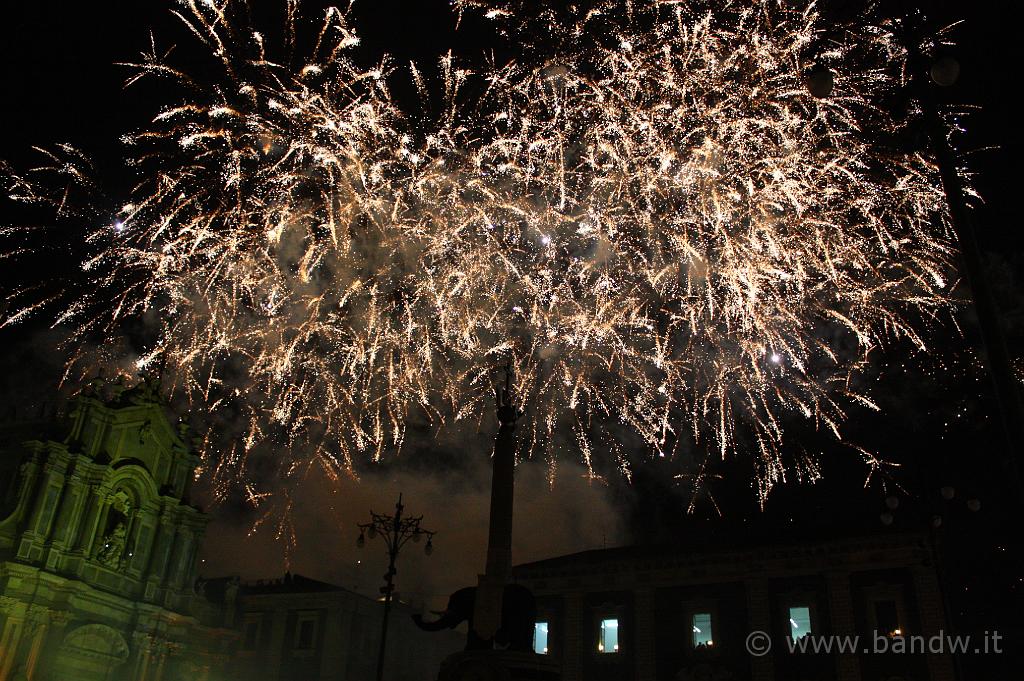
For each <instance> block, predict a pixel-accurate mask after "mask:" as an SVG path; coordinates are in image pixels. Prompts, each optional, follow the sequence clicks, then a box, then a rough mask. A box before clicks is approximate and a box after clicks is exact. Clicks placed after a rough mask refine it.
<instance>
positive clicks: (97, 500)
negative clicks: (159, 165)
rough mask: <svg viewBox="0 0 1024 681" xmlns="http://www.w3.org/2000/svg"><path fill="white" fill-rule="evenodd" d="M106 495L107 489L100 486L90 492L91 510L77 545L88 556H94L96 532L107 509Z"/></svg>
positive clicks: (88, 512)
mask: <svg viewBox="0 0 1024 681" xmlns="http://www.w3.org/2000/svg"><path fill="white" fill-rule="evenodd" d="M106 496H107V494H106V491H105V490H103V489H102V488H99V487H94V488H92V489H91V490H90V493H89V502H88V504H89V506H88V508H89V510H88V511H87V514H86V516H85V522H84V523H83V525H82V535H81V536H82V538H81V541H80V542H79V544H78V547H77V550H78V551H79V552H80V553H81V554H82V555H84V556H85V557H86V558H90V557H92V547H93V544H95V543H96V532H97V528H98V526H99V523H100V516H102V515H103V511H104V510H105V509H104V506H106Z"/></svg>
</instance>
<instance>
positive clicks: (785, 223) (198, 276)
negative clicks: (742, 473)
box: [7, 0, 953, 500]
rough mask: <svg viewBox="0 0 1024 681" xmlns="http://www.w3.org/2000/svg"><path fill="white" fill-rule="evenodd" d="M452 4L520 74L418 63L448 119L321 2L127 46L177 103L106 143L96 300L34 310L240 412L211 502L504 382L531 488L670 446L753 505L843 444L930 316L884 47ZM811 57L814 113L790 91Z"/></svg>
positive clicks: (731, 4)
mask: <svg viewBox="0 0 1024 681" xmlns="http://www.w3.org/2000/svg"><path fill="white" fill-rule="evenodd" d="M478 4H481V3H475V2H470V1H468V0H457V1H456V3H455V6H456V9H457V11H458V12H460V13H462V12H467V11H476V10H478V9H480V10H481V14H482V15H483V16H486V17H487V18H490V19H493V20H494V21H495V22H496V25H498V26H500V27H501V28H502V30H505V31H509V32H513V33H515V34H516V35H517V39H518V40H520V41H521V42H522V43H523V44H530V48H529V49H528V50H527V53H528V55H529V56H528V57H525V58H524V59H522V60H519V61H516V62H513V63H510V64H506V65H496V66H493V67H491V68H488V69H486V70H484V71H482V72H471V71H470V70H468V69H466V68H462V67H460V65H459V63H458V60H456V59H455V58H453V57H451V56H449V57H446V58H445V59H444V60H443V61H442V63H441V73H442V76H443V79H444V93H445V98H444V101H445V102H446V106H445V107H443V110H442V113H441V115H439V116H438V117H437V118H436V120H433V121H431V122H430V123H422V122H421V123H417V124H413V123H412V122H411V121H410V119H409V118H407V117H406V116H404V115H403V114H402V112H401V111H400V110H399V109H398V107H397V106H396V105H395V104H394V102H393V101H392V99H391V97H390V95H389V91H388V87H387V82H388V80H389V78H391V77H392V76H393V75H394V71H395V66H394V65H393V64H392V62H391V61H390V60H389V59H384V60H382V61H381V62H380V63H378V64H375V65H373V66H372V67H369V68H364V67H361V66H358V65H356V63H355V62H354V61H353V59H352V58H351V57H350V53H351V48H353V47H354V46H356V45H358V43H359V40H358V37H357V35H356V33H355V31H354V29H353V28H352V27H351V26H350V23H349V16H348V14H347V13H346V12H344V11H340V10H336V9H332V10H330V11H329V12H328V13H327V15H326V18H325V21H324V25H323V29H322V31H321V32H320V34H319V38H318V40H317V42H316V44H315V46H314V48H313V50H312V51H311V52H310V53H309V55H308V56H307V57H305V58H304V59H298V58H296V57H295V56H294V54H292V55H289V56H287V58H282V59H280V60H279V61H275V60H274V59H272V58H271V57H270V56H269V55H268V54H267V51H266V49H265V47H264V43H265V40H264V38H263V37H262V36H261V35H259V34H258V33H254V32H252V31H251V30H248V29H247V28H246V27H245V25H244V23H242V24H240V23H238V22H237V21H236V19H237V17H238V16H239V15H242V14H244V13H243V12H240V11H239V6H240V5H241V2H240V1H239V0H221V1H220V2H199V1H198V0H185V1H182V2H181V3H180V5H181V9H180V12H179V16H180V17H181V19H182V20H183V21H184V22H185V23H186V25H187V26H188V27H189V28H190V29H191V31H192V33H193V34H194V35H195V36H196V37H197V39H198V40H199V41H201V43H202V44H203V45H205V46H206V47H207V48H208V49H209V51H210V53H211V54H212V55H214V56H215V57H216V60H217V62H218V63H219V65H220V73H219V74H218V75H217V76H216V77H215V76H213V75H210V74H206V73H204V74H193V75H189V74H185V73H183V72H181V71H179V70H178V69H176V68H174V67H173V66H172V65H171V64H170V63H168V61H167V60H166V59H165V58H162V57H160V56H159V55H158V53H157V50H156V48H155V47H154V48H153V50H152V52H151V53H150V54H148V55H146V57H145V58H144V59H143V61H142V63H141V64H138V65H137V72H136V75H135V76H134V77H133V80H134V79H137V78H139V77H147V76H149V77H160V78H170V79H172V80H174V81H175V82H176V83H178V84H179V85H181V86H182V87H184V88H185V89H187V90H188V91H189V92H190V93H192V96H191V97H190V98H189V99H188V100H186V101H182V102H179V103H176V104H174V105H169V106H168V107H167V108H165V109H164V110H163V111H162V112H161V113H160V114H159V115H158V116H157V117H156V118H155V120H154V121H153V123H152V125H150V126H149V127H148V128H147V129H146V130H145V131H143V132H142V133H139V134H135V135H132V136H131V137H130V138H129V142H130V148H131V149H133V150H134V151H133V154H134V160H135V163H136V165H137V167H138V168H139V171H140V176H141V177H142V178H143V182H142V183H141V184H140V186H139V188H138V190H137V191H136V192H135V193H134V194H133V195H132V196H131V198H130V201H129V203H128V204H127V205H126V206H125V207H124V210H123V211H122V213H121V214H120V215H119V216H118V217H117V221H116V222H115V223H114V224H113V225H112V226H106V227H104V228H102V229H100V230H98V231H96V232H95V233H93V234H92V235H91V236H90V237H89V238H90V241H91V242H92V243H95V244H99V245H100V248H99V253H98V255H96V256H95V257H93V258H91V259H90V260H89V261H88V262H87V263H85V266H86V268H87V269H89V270H90V271H92V272H95V280H96V283H97V284H98V286H99V287H100V288H101V289H102V290H104V291H105V292H106V295H105V297H101V298H102V299H103V300H104V301H106V300H112V301H114V302H113V304H111V305H104V308H103V309H104V318H103V320H102V321H101V322H96V321H95V319H93V318H92V317H91V316H88V315H87V314H86V312H87V306H79V307H77V308H75V309H73V310H71V311H70V312H69V313H67V314H64V315H62V316H61V317H60V321H61V322H62V323H76V322H77V323H79V324H80V325H81V327H82V337H83V338H84V337H86V336H87V335H89V334H94V333H95V332H96V331H97V329H101V330H104V333H107V334H111V335H113V334H116V333H117V329H118V328H119V327H120V326H121V325H122V324H123V323H124V322H126V321H128V320H133V319H139V318H142V317H145V318H149V319H153V318H156V319H159V320H160V321H159V325H160V329H159V334H158V340H157V342H156V343H155V344H154V345H153V347H152V348H151V349H150V351H149V352H148V353H147V354H146V356H145V357H143V358H142V359H141V360H140V362H139V365H140V366H145V365H146V364H148V363H150V362H153V361H157V360H159V361H161V362H163V363H164V364H165V365H166V370H167V372H168V374H169V375H171V376H173V377H174V382H175V386H176V389H177V390H180V391H182V392H184V393H185V394H188V395H190V396H192V397H193V398H199V399H202V400H203V402H204V403H205V404H206V405H207V406H208V408H210V409H213V410H215V411H216V410H218V409H220V410H222V411H223V413H225V414H228V415H233V414H239V416H238V418H241V419H243V420H244V422H245V423H246V424H247V425H246V426H245V428H244V430H243V433H242V434H241V436H240V437H239V438H238V442H235V443H233V444H232V445H231V446H230V448H229V453H228V454H223V453H222V454H218V455H216V456H214V455H212V454H211V459H213V463H212V465H211V466H209V467H208V468H209V469H210V470H212V471H213V473H212V474H213V476H214V478H215V479H216V480H219V481H221V483H222V484H223V485H224V487H223V490H224V491H226V490H227V489H228V486H229V485H235V484H237V481H238V480H239V479H240V478H241V479H243V480H244V479H245V478H246V462H247V454H248V452H250V451H252V450H253V449H254V448H256V447H258V446H260V445H261V444H264V443H266V442H267V441H268V440H273V441H276V442H278V444H279V445H282V446H281V447H280V449H281V451H284V452H287V453H286V454H282V470H283V472H284V473H285V474H286V475H295V474H297V473H302V472H305V471H308V470H310V469H312V468H315V467H319V468H322V469H323V470H324V471H326V472H327V473H328V475H332V476H333V475H337V474H339V473H340V472H344V471H349V472H351V471H352V468H353V465H354V462H355V461H356V459H357V458H358V457H360V456H366V455H368V456H370V457H371V458H373V459H379V458H380V457H382V456H384V455H385V454H386V453H389V452H394V451H397V450H399V449H400V448H401V446H402V443H403V441H404V439H405V434H406V429H407V426H408V424H409V422H410V420H411V419H422V418H423V415H426V416H427V417H428V418H429V419H430V420H431V421H432V422H433V423H435V425H438V426H443V425H445V424H450V423H451V422H454V421H458V420H479V419H481V418H482V416H483V415H485V414H487V413H489V410H490V406H489V402H488V401H489V396H490V394H491V386H492V375H491V372H492V370H493V368H494V367H496V366H504V365H505V363H506V362H510V363H511V364H512V365H513V366H514V369H515V377H516V378H515V380H516V389H517V391H518V393H519V394H520V395H522V396H523V397H524V400H525V402H526V403H527V405H528V408H529V414H530V418H529V419H528V421H529V423H530V426H529V427H530V429H531V431H532V432H530V434H529V437H528V438H527V439H528V440H529V442H530V443H531V444H532V449H531V453H533V454H537V455H538V456H543V457H544V458H546V459H547V460H548V461H549V462H550V463H551V465H552V467H554V464H555V461H556V460H557V458H558V456H557V455H558V454H559V450H571V451H566V452H564V453H565V454H568V455H570V456H573V455H574V456H576V457H577V458H579V459H581V460H582V461H583V462H584V463H585V464H586V465H587V466H588V469H590V471H591V473H592V474H593V465H592V457H593V456H594V453H593V452H594V450H595V449H602V450H605V449H607V450H609V451H611V452H614V457H613V458H615V459H616V461H617V462H618V463H619V465H620V466H621V468H622V469H623V471H624V472H626V473H627V474H628V456H627V454H626V453H625V452H626V450H627V449H628V448H629V445H627V444H624V443H625V442H628V441H629V440H630V439H631V438H632V439H636V438H639V440H640V441H642V443H643V444H644V445H645V446H646V447H647V449H648V450H649V451H651V452H653V453H656V454H660V455H672V454H674V453H675V448H676V445H677V443H679V442H680V441H681V438H682V436H683V433H684V431H689V434H690V435H689V436H688V437H692V439H693V440H695V441H697V442H699V443H706V449H707V451H711V452H713V453H714V456H715V457H723V458H724V457H728V456H731V455H733V454H736V453H741V452H747V453H749V454H752V455H753V457H754V460H755V465H756V469H757V471H758V481H759V494H760V495H761V497H762V499H763V498H764V496H765V495H766V494H767V493H768V491H769V490H770V488H771V486H772V485H773V484H774V483H776V482H777V481H779V480H781V479H783V478H784V476H785V474H786V471H787V470H792V469H793V467H796V468H797V469H798V470H800V471H801V472H802V473H810V474H812V475H814V474H816V467H815V464H814V462H813V461H810V460H804V459H803V458H799V457H788V458H787V456H786V454H785V447H784V444H785V432H784V429H783V423H784V421H785V420H786V419H789V418H792V417H793V416H794V415H795V416H796V417H798V418H802V419H806V420H808V421H810V422H812V423H813V424H814V425H815V426H816V427H820V428H823V429H826V430H830V431H832V432H833V433H834V435H835V437H836V438H839V437H840V427H841V425H842V423H843V422H844V419H845V418H846V416H845V410H846V409H847V408H848V407H849V406H850V405H863V406H867V407H870V408H875V405H874V403H873V402H872V401H871V398H870V397H869V396H868V395H866V394H864V393H863V392H862V391H860V390H858V389H855V388H853V387H852V386H853V385H854V384H855V381H854V380H853V379H854V378H855V377H856V376H857V375H858V373H859V372H860V371H861V370H862V369H863V367H864V365H865V363H866V362H867V357H868V355H869V353H870V352H871V351H872V350H874V349H876V348H878V347H879V346H880V345H882V344H883V343H884V342H885V341H887V340H891V339H898V338H905V339H910V340H911V341H913V342H914V343H915V344H917V345H918V346H919V347H921V348H924V346H925V341H924V331H925V327H926V325H927V324H929V323H931V321H932V320H934V319H936V317H937V316H938V315H939V314H940V313H941V312H942V311H943V310H944V309H945V308H946V307H948V304H949V301H948V297H947V295H946V292H947V290H948V284H947V280H948V279H949V277H950V275H951V270H952V268H951V260H952V254H953V247H952V242H951V236H950V232H949V229H948V226H947V215H946V208H945V205H944V202H943V196H942V193H941V189H940V187H941V184H940V182H939V179H938V174H937V171H936V168H935V167H934V164H933V162H932V160H931V159H930V158H928V157H926V156H924V155H922V154H920V153H902V154H895V153H891V152H888V151H886V150H885V149H883V148H882V147H881V146H879V145H878V144H876V143H875V141H874V140H875V139H876V138H877V137H878V136H879V135H880V134H885V135H891V134H896V133H898V132H899V130H900V127H901V125H902V122H901V121H898V120H894V119H893V118H891V117H890V116H889V115H888V114H887V113H886V112H885V111H884V110H882V109H881V108H878V107H876V106H875V105H874V104H873V102H875V101H876V100H877V99H878V96H879V95H880V94H881V93H884V92H886V91H888V90H890V89H892V88H894V87H896V86H897V85H898V82H899V79H900V78H901V73H902V66H903V63H904V61H905V58H906V55H905V53H904V50H903V48H901V47H900V46H899V44H898V42H897V41H896V40H895V39H894V38H893V36H892V34H891V33H889V32H888V31H887V30H886V29H884V28H882V27H879V26H867V27H864V28H863V30H860V31H859V32H857V33H856V34H853V33H850V34H848V35H847V36H846V37H845V38H844V39H842V40H840V39H837V38H835V37H834V36H833V37H831V38H829V40H827V41H826V40H824V39H823V38H822V35H821V25H820V24H821V21H820V18H819V15H818V14H817V11H816V9H815V7H814V6H813V5H812V4H811V5H805V6H803V7H797V5H799V4H800V3H796V5H794V3H791V2H785V3H783V2H778V1H777V0H748V1H746V2H740V1H739V0H726V1H725V2H715V3H704V2H700V1H699V0H693V1H692V2H684V1H682V0H679V1H673V2H668V1H665V0H662V1H655V0H648V1H640V0H633V1H632V2H628V1H626V2H623V1H620V0H607V1H606V2H598V3H596V4H592V5H591V6H589V8H588V9H587V10H586V11H583V10H579V11H578V12H575V13H574V12H572V11H570V12H568V13H567V14H566V15H565V16H558V15H556V14H554V13H551V12H548V13H542V14H540V15H538V16H527V15H525V14H524V13H523V11H522V10H521V8H520V7H519V6H518V5H517V4H516V3H487V7H486V8H482V9H481V8H479V7H477V5H478ZM289 8H290V10H289V12H288V21H289V27H288V28H287V29H286V31H285V35H286V36H290V37H289V39H288V40H287V43H288V44H289V45H294V43H295V39H294V36H295V30H294V28H293V24H294V22H295V21H297V20H298V19H297V18H298V14H297V12H296V10H295V7H294V3H290V4H289ZM531 41H532V43H531ZM540 55H543V56H540ZM286 65H292V66H286ZM812 67H815V68H819V69H820V68H828V69H829V71H830V73H831V74H832V75H833V78H834V88H833V92H832V94H831V96H829V97H826V98H821V99H819V98H815V97H814V96H812V95H811V94H810V92H809V91H808V88H807V84H806V82H805V79H806V77H807V74H808V72H809V71H810V69H811V68H812ZM413 77H414V79H415V81H416V83H417V85H418V86H419V87H420V89H421V91H423V92H427V91H428V90H429V89H430V86H429V84H424V79H423V77H422V76H421V75H420V73H419V72H418V71H417V70H416V69H415V67H414V69H413ZM474 83H475V84H476V85H474V86H473V87H468V86H469V85H472V84H474ZM470 91H473V92H483V94H482V95H475V96H469V95H468V94H466V93H467V92H470ZM33 186H34V185H32V183H30V182H23V183H19V184H18V187H19V191H21V192H22V193H23V194H24V195H26V196H32V197H34V198H38V195H37V194H32V192H33V191H38V190H33V189H32V187H33ZM41 307H43V308H45V307H46V305H45V304H44V303H43V302H40V301H38V300H34V299H32V300H31V302H24V303H23V304H22V305H20V306H15V307H13V308H12V311H11V312H10V313H9V314H8V315H7V321H8V323H10V322H13V321H17V320H18V319H20V318H22V317H24V316H26V315H28V314H31V313H34V312H35V313H38V310H39V309H40V308H41ZM83 320H84V321H83ZM566 433H571V435H569V436H565V434H566ZM282 438H283V439H282ZM208 441H211V442H213V441H217V438H212V439H209V440H208ZM857 451H858V453H859V454H860V455H863V456H865V457H867V458H868V462H869V464H870V465H871V466H872V468H875V467H877V465H879V462H878V461H877V460H875V459H874V458H873V457H872V456H871V455H869V454H864V453H863V451H862V450H859V449H858V450H857ZM697 477H699V478H700V479H702V480H703V479H704V478H705V474H704V473H703V469H702V471H701V472H699V473H698V474H697ZM246 489H247V490H248V491H247V494H248V495H249V496H250V497H252V498H253V499H257V500H258V499H261V498H262V496H261V494H260V493H259V492H257V491H254V488H252V487H247V488H246Z"/></svg>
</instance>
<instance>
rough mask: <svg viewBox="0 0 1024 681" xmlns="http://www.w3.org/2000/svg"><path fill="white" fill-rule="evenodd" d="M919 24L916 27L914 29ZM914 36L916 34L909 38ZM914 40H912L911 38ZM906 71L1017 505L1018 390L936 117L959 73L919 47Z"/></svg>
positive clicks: (1023, 438) (911, 22)
mask: <svg viewBox="0 0 1024 681" xmlns="http://www.w3.org/2000/svg"><path fill="white" fill-rule="evenodd" d="M915 20H919V21H920V22H921V23H920V25H916V24H917V21H915ZM907 24H908V26H907V28H908V34H909V35H908V36H907V37H906V42H907V46H908V47H909V48H911V49H912V50H913V47H914V46H915V45H923V44H925V41H924V40H921V39H920V38H921V37H923V36H924V35H927V26H926V25H925V24H924V19H923V17H920V15H912V16H908V17H907ZM915 34H916V35H915ZM915 38H916V39H915ZM911 59H912V61H911V67H912V69H913V73H912V75H911V77H912V79H913V80H912V81H911V83H912V85H911V86H912V87H916V88H917V89H918V94H919V97H920V103H921V108H922V110H923V112H924V116H925V124H926V127H927V132H928V136H929V137H930V139H931V143H932V149H933V151H934V152H935V158H936V162H937V165H938V168H939V174H940V176H941V178H942V187H943V190H944V192H945V194H946V202H947V204H948V205H949V214H950V218H951V220H950V222H951V224H952V226H953V231H954V232H955V234H956V238H957V241H958V242H959V244H960V262H961V264H962V265H963V268H964V274H966V279H967V283H968V286H969V288H970V291H971V295H972V299H973V301H974V309H975V311H976V312H977V315H978V327H979V330H980V331H981V339H982V344H983V345H984V348H985V357H986V359H987V364H988V375H989V379H990V380H991V381H992V387H993V391H994V393H995V397H996V404H997V408H998V409H999V416H1000V420H1001V422H1002V426H1003V433H1004V435H1005V437H1006V443H1007V445H1008V448H1009V452H1008V454H1007V456H1006V457H1005V458H1004V460H1003V462H1002V463H1003V466H1004V468H1005V469H1006V470H1005V472H1006V473H1008V474H1010V477H1011V478H1012V479H1013V481H1014V482H1015V483H1016V487H1017V493H1016V494H1014V495H1013V498H1014V501H1016V502H1018V503H1019V502H1020V493H1021V487H1020V483H1021V479H1020V467H1019V466H1020V457H1021V456H1022V455H1024V426H1022V423H1021V419H1022V416H1024V411H1022V409H1021V398H1020V392H1019V391H1018V388H1017V386H1016V383H1015V381H1014V378H1013V364H1012V362H1011V361H1010V354H1009V352H1008V351H1007V347H1006V337H1005V334H1004V333H1003V329H1002V324H1001V323H1000V320H999V316H1000V315H999V310H998V308H997V307H996V303H995V298H994V296H993V295H992V290H991V288H990V287H989V284H988V278H987V277H986V276H985V270H984V264H983V261H982V255H981V249H980V248H979V247H978V240H977V237H976V235H975V230H974V224H973V220H972V218H971V212H970V208H969V206H968V203H967V199H966V192H965V188H964V182H963V179H962V177H961V174H960V170H959V168H958V164H957V159H956V153H955V151H954V149H953V148H952V147H951V145H950V143H949V133H948V130H947V129H946V124H945V122H944V121H943V120H942V117H941V116H940V114H939V104H938V94H937V92H936V90H937V88H944V87H950V86H952V85H953V84H955V83H956V80H957V77H958V76H959V73H960V67H959V64H958V63H957V62H956V60H954V59H953V58H951V57H948V56H947V57H937V56H936V55H934V54H927V53H926V52H925V51H924V50H922V49H920V48H919V49H917V50H915V51H913V52H912V56H911Z"/></svg>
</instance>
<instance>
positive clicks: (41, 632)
mask: <svg viewBox="0 0 1024 681" xmlns="http://www.w3.org/2000/svg"><path fill="white" fill-rule="evenodd" d="M33 610H34V612H32V613H31V614H30V618H29V619H28V620H27V621H26V624H25V633H24V636H25V638H26V639H27V640H28V651H27V653H26V655H25V664H24V667H25V677H26V678H27V679H28V681H32V680H33V679H34V678H35V677H36V666H37V665H38V664H39V657H40V653H42V651H43V644H44V643H45V642H46V633H47V629H48V628H49V626H48V625H49V623H48V622H47V612H46V610H45V609H43V608H34V609H33Z"/></svg>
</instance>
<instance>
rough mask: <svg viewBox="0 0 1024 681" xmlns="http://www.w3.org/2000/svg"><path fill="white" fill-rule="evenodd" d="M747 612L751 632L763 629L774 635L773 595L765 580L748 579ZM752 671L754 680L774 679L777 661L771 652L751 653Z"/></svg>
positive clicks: (778, 642)
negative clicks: (759, 655)
mask: <svg viewBox="0 0 1024 681" xmlns="http://www.w3.org/2000/svg"><path fill="white" fill-rule="evenodd" d="M747 612H748V613H749V618H750V620H749V621H750V632H754V631H763V632H764V633H766V634H768V636H769V637H771V636H773V635H774V633H775V632H774V630H773V627H772V615H771V595H770V591H769V590H768V585H767V583H766V582H765V580H763V579H751V580H747ZM750 632H748V634H749V633H750ZM772 642H773V643H774V644H775V645H779V644H780V643H781V641H772ZM750 671H751V678H752V681H772V680H773V679H774V678H775V661H774V660H773V659H772V655H771V653H769V654H767V655H764V656H762V657H757V656H754V655H751V656H750Z"/></svg>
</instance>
